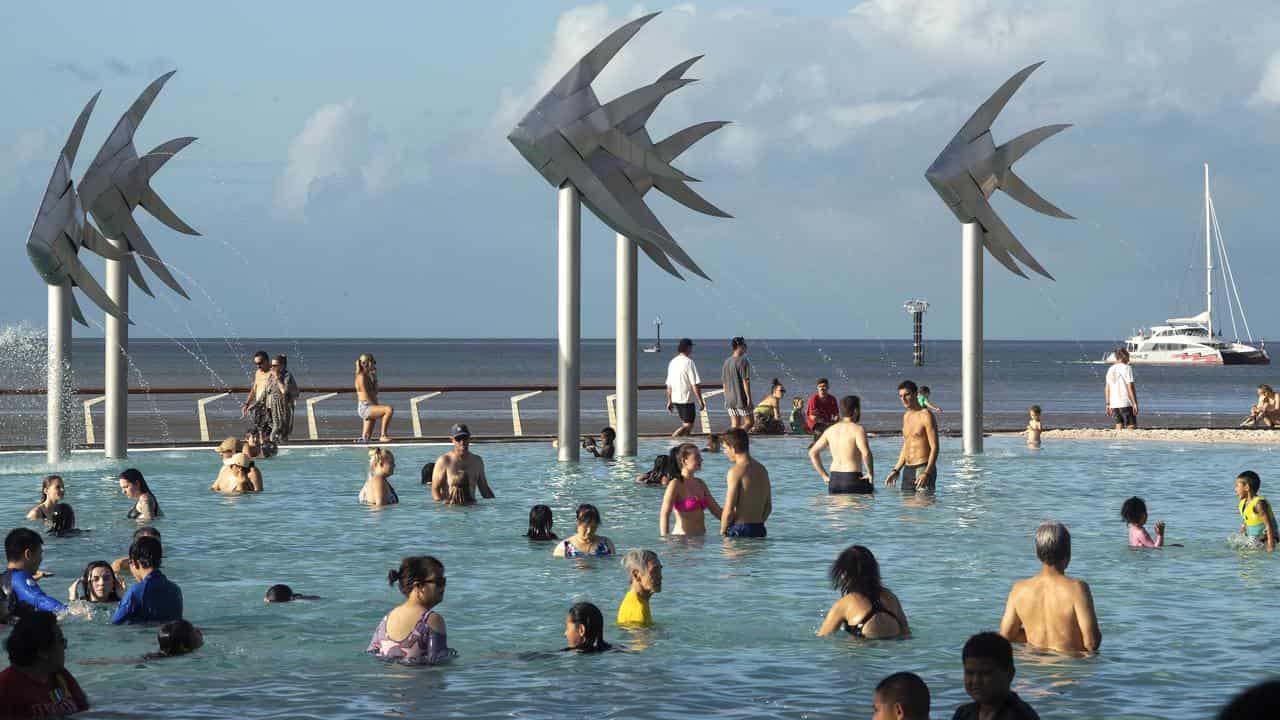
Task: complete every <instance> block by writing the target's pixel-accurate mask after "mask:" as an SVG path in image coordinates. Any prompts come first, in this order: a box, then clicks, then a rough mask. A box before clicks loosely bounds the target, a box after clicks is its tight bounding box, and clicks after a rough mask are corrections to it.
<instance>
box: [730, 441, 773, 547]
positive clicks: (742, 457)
mask: <svg viewBox="0 0 1280 720" xmlns="http://www.w3.org/2000/svg"><path fill="white" fill-rule="evenodd" d="M750 442H751V437H750V436H749V435H747V433H746V431H745V430H743V429H742V428H734V429H733V430H730V431H728V432H726V433H725V434H724V437H723V438H722V439H721V443H722V444H723V445H724V454H725V456H726V457H728V458H729V471H728V472H727V473H726V474H725V480H726V482H727V483H728V489H727V490H725V494H724V508H723V513H722V514H721V516H720V534H721V535H724V536H726V537H760V538H762V537H765V536H766V535H767V534H768V532H767V531H766V530H765V527H764V523H765V521H766V520H768V519H769V514H770V513H771V512H773V493H772V491H771V490H770V487H769V471H768V470H766V469H765V467H764V465H761V464H760V463H759V462H757V461H756V460H755V458H752V457H751V453H750V451H749V448H750Z"/></svg>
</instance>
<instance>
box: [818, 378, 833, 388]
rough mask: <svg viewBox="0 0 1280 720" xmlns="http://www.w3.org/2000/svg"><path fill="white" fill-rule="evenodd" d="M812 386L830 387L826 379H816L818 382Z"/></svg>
mask: <svg viewBox="0 0 1280 720" xmlns="http://www.w3.org/2000/svg"><path fill="white" fill-rule="evenodd" d="M814 385H826V386H827V387H831V383H830V381H828V380H827V379H826V378H818V382H816V383H814Z"/></svg>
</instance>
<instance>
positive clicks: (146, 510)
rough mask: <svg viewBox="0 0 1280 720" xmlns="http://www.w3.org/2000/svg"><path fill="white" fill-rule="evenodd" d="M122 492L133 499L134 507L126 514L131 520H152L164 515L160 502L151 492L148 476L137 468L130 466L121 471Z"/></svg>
mask: <svg viewBox="0 0 1280 720" xmlns="http://www.w3.org/2000/svg"><path fill="white" fill-rule="evenodd" d="M120 492H121V494H123V495H124V496H125V497H127V498H129V499H130V500H132V501H133V507H132V508H130V509H129V512H128V513H126V514H125V517H127V518H129V519H130V520H151V519H153V518H158V517H161V516H162V515H164V513H162V512H160V503H159V501H157V500H156V496H155V495H153V494H152V493H151V487H150V486H149V485H147V480H146V478H144V477H142V472H141V471H140V470H138V469H137V468H129V469H128V470H125V471H124V472H122V473H120Z"/></svg>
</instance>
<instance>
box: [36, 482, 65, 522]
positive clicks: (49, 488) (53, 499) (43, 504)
mask: <svg viewBox="0 0 1280 720" xmlns="http://www.w3.org/2000/svg"><path fill="white" fill-rule="evenodd" d="M66 492H67V491H66V485H65V484H63V482H62V476H61V475H48V476H46V477H45V479H44V481H43V482H41V483H40V502H39V503H38V504H37V505H36V506H35V507H33V508H31V509H30V510H29V511H27V519H28V520H48V519H49V510H51V509H52V508H53V505H54V503H57V502H60V501H61V500H62V499H63V498H64V497H65V496H66Z"/></svg>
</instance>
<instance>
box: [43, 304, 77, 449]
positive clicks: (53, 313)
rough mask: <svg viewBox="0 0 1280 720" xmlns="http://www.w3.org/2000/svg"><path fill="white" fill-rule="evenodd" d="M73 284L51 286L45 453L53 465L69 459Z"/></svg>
mask: <svg viewBox="0 0 1280 720" xmlns="http://www.w3.org/2000/svg"><path fill="white" fill-rule="evenodd" d="M71 303H72V299H71V283H70V282H69V281H68V282H64V283H62V284H61V285H50V286H49V356H48V378H47V380H46V389H45V393H46V395H45V397H46V401H47V405H46V407H45V414H46V416H47V417H46V423H45V454H46V458H47V460H48V463H49V464H50V465H56V464H57V463H60V462H62V461H63V460H66V459H67V457H68V454H69V452H70V445H71V443H70V438H69V437H68V436H67V417H68V412H67V401H68V399H69V398H68V397H67V391H68V389H69V388H68V387H67V384H68V383H67V379H68V378H67V373H68V371H69V370H70V369H71Z"/></svg>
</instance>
